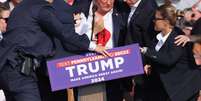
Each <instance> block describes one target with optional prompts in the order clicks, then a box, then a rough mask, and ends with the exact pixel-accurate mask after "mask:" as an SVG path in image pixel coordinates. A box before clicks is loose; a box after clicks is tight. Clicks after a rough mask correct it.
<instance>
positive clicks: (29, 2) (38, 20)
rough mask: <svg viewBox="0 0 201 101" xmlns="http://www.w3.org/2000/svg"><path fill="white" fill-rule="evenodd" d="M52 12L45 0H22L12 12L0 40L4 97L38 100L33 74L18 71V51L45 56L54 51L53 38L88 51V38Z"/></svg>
mask: <svg viewBox="0 0 201 101" xmlns="http://www.w3.org/2000/svg"><path fill="white" fill-rule="evenodd" d="M53 12H54V9H53V8H52V7H51V6H50V5H49V3H47V2H46V1H44V0H23V1H22V2H21V3H20V4H19V5H18V6H16V8H15V9H14V11H13V12H12V13H11V16H10V19H9V21H8V28H7V32H6V34H5V37H4V39H3V40H2V42H1V43H0V50H1V52H0V58H1V60H0V71H1V73H0V78H1V83H2V84H4V85H3V86H2V88H3V89H4V91H5V93H6V96H7V97H10V98H11V97H14V99H15V100H16V101H40V96H39V92H38V87H37V83H36V81H37V80H36V77H35V73H34V72H33V71H32V72H31V73H30V75H28V76H25V75H24V74H22V73H21V72H20V70H21V63H22V62H23V60H22V59H21V58H20V57H19V56H18V54H19V53H22V54H24V55H26V56H31V57H35V58H37V59H39V60H41V59H47V58H48V57H50V56H52V55H53V54H54V51H55V47H54V40H53V37H57V38H58V39H59V40H60V41H62V43H63V46H64V47H65V48H67V49H72V50H77V49H79V50H88V46H89V39H88V37H87V36H86V35H83V36H79V35H76V34H75V32H74V30H72V29H73V28H72V27H71V26H72V25H73V24H72V23H67V24H66V25H65V27H64V26H63V24H62V23H60V21H59V20H58V19H57V18H56V17H55V15H54V14H53ZM75 42H76V43H75ZM69 43H71V44H72V45H71V47H69V45H68V44H69ZM8 101H9V100H8ZM11 101H13V100H12V99H11Z"/></svg>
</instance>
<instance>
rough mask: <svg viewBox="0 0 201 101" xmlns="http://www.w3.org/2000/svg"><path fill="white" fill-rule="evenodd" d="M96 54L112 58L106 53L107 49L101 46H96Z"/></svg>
mask: <svg viewBox="0 0 201 101" xmlns="http://www.w3.org/2000/svg"><path fill="white" fill-rule="evenodd" d="M95 52H97V53H100V54H102V55H103V56H106V57H111V56H110V54H109V53H108V52H107V51H106V48H105V47H103V46H100V45H97V46H96V49H95Z"/></svg>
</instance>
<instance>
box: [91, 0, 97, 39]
mask: <svg viewBox="0 0 201 101" xmlns="http://www.w3.org/2000/svg"><path fill="white" fill-rule="evenodd" d="M97 9H98V8H97V6H96V5H95V4H94V5H93V7H92V24H91V25H92V29H91V30H92V31H91V41H95V40H94V39H93V37H94V22H95V12H96V10H97Z"/></svg>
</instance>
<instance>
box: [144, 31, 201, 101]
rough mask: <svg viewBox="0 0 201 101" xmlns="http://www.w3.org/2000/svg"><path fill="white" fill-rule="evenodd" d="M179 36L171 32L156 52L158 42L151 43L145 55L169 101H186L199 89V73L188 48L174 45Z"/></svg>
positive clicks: (200, 77)
mask: <svg viewBox="0 0 201 101" xmlns="http://www.w3.org/2000/svg"><path fill="white" fill-rule="evenodd" d="M179 34H180V33H178V31H176V30H173V31H172V32H171V34H170V35H169V37H168V38H167V40H166V42H165V43H164V44H163V46H162V47H161V49H160V50H159V51H158V52H157V51H155V46H156V44H157V42H158V41H157V40H155V41H153V45H152V46H151V47H150V48H149V49H148V50H147V53H146V54H145V56H147V57H148V58H149V59H150V60H151V65H152V67H153V70H154V71H156V72H157V73H158V74H159V75H160V79H161V81H162V83H163V85H164V88H165V90H166V92H167V93H168V95H169V97H170V99H171V101H187V100H188V99H189V98H190V97H191V96H193V95H194V94H195V93H197V92H198V91H199V90H200V89H201V80H200V79H201V71H200V70H198V69H197V68H196V65H195V61H194V58H193V55H192V51H191V49H190V47H188V46H186V47H182V46H176V45H175V44H174V42H175V39H174V38H175V37H176V36H178V35H179Z"/></svg>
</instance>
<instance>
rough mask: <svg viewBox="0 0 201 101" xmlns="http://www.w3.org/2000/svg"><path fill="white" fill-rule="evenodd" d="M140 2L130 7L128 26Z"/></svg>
mask: <svg viewBox="0 0 201 101" xmlns="http://www.w3.org/2000/svg"><path fill="white" fill-rule="evenodd" d="M140 2H141V0H138V1H137V2H136V3H135V4H134V5H133V6H131V7H130V8H131V11H130V13H129V16H128V24H129V23H130V20H131V18H132V16H133V14H134V12H135V10H136V8H137V7H138V6H139V4H140Z"/></svg>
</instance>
